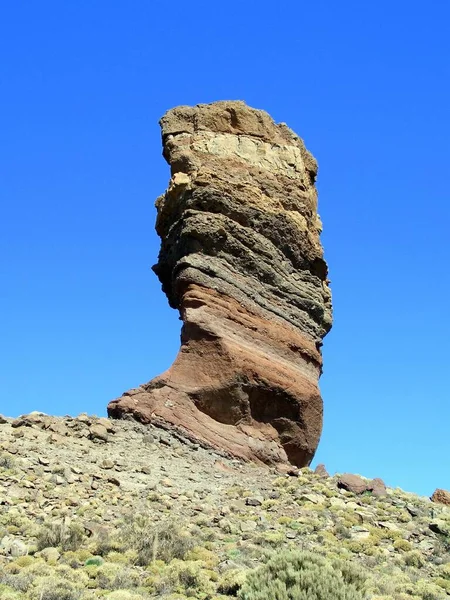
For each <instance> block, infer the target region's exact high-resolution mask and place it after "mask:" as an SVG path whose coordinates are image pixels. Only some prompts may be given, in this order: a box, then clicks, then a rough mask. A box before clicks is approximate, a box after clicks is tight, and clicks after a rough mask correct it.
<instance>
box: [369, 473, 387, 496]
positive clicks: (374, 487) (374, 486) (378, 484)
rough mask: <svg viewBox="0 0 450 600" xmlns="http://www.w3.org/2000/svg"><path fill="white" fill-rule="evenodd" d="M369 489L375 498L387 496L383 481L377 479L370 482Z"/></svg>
mask: <svg viewBox="0 0 450 600" xmlns="http://www.w3.org/2000/svg"><path fill="white" fill-rule="evenodd" d="M367 489H368V490H369V491H370V492H372V494H373V495H374V496H385V495H386V493H387V492H386V484H385V483H384V481H383V480H382V479H380V478H379V477H376V478H375V479H372V481H369V483H368V486H367Z"/></svg>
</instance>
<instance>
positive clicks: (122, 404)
mask: <svg viewBox="0 0 450 600" xmlns="http://www.w3.org/2000/svg"><path fill="white" fill-rule="evenodd" d="M161 128H162V139H163V147H164V157H165V158H166V160H167V162H168V163H169V165H170V168H171V179H170V182H169V186H168V189H167V191H166V192H165V194H163V195H162V196H161V197H160V198H158V200H157V202H156V206H157V210H158V217H157V223H156V230H157V232H158V235H159V236H160V238H161V251H160V254H159V260H158V263H157V264H156V265H155V266H154V271H155V273H156V274H157V275H158V277H159V279H160V281H161V283H162V288H163V291H164V292H165V293H166V295H167V297H168V299H169V303H170V305H171V306H172V307H173V308H176V309H178V310H179V311H180V315H181V318H182V320H183V328H182V333H181V348H180V351H179V353H178V356H177V358H176V360H175V362H174V363H173V365H172V366H171V367H170V368H169V369H168V370H167V371H166V372H165V373H163V374H162V375H160V376H159V377H156V378H155V379H153V380H152V381H150V382H149V383H147V384H145V385H142V386H140V387H138V388H135V389H133V390H130V391H129V392H126V393H125V394H124V395H123V396H122V397H121V398H118V399H117V400H114V401H112V402H111V403H110V404H109V406H108V413H109V415H110V416H112V417H123V416H124V415H132V416H133V417H135V418H136V419H138V420H139V421H142V422H144V423H148V422H152V423H154V424H157V425H159V426H161V427H164V428H167V429H173V430H179V431H180V432H181V433H182V434H183V435H184V436H185V437H188V438H189V439H191V440H193V441H196V442H198V443H200V444H202V445H205V446H210V447H212V448H214V449H217V450H220V451H221V452H225V453H229V454H231V455H235V456H238V457H242V458H246V459H253V460H258V461H263V462H266V463H277V462H288V461H289V462H291V463H293V464H295V465H297V466H304V465H307V464H309V463H310V461H311V459H312V457H313V456H314V452H315V450H316V448H317V444H318V442H319V438H320V433H321V429H322V412H323V411H322V399H321V396H320V392H319V389H318V380H319V377H320V374H321V370H322V358H321V353H320V348H321V345H322V339H323V337H324V336H325V335H326V333H327V332H328V331H329V329H330V327H331V322H332V317H331V294H330V290H329V287H328V279H327V265H326V263H325V261H324V259H323V251H322V246H321V243H320V240H319V235H320V231H321V224H320V220H319V217H318V215H317V192H316V188H315V186H314V182H315V178H316V173H317V164H316V161H315V160H314V158H313V156H312V155H311V154H310V153H309V152H308V151H307V150H306V148H305V145H304V143H303V141H302V140H301V139H300V138H299V137H298V136H297V135H296V134H295V133H294V132H293V131H291V130H290V129H289V128H288V127H287V126H286V125H285V124H282V123H281V124H276V123H274V121H273V120H272V119H271V117H270V116H269V115H268V114H267V113H265V112H263V111H261V110H255V109H252V108H249V107H248V106H246V105H245V104H244V103H243V102H231V101H230V102H216V103H213V104H201V105H198V106H194V107H188V106H180V107H178V108H174V109H172V110H170V111H169V112H167V113H166V114H165V115H164V117H163V118H162V119H161Z"/></svg>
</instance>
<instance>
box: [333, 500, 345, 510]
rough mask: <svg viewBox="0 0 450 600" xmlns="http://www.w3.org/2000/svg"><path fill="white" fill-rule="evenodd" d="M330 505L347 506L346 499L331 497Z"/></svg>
mask: <svg viewBox="0 0 450 600" xmlns="http://www.w3.org/2000/svg"><path fill="white" fill-rule="evenodd" d="M330 505H331V506H334V507H335V508H345V500H343V499H342V498H330Z"/></svg>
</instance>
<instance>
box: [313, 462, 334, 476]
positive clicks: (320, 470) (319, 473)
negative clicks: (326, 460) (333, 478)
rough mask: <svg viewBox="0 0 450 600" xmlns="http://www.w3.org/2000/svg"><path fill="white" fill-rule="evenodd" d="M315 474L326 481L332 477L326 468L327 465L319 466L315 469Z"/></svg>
mask: <svg viewBox="0 0 450 600" xmlns="http://www.w3.org/2000/svg"><path fill="white" fill-rule="evenodd" d="M314 473H315V474H316V475H317V477H321V478H322V479H326V478H327V477H329V476H330V475H329V474H328V471H327V470H326V468H325V465H323V464H320V465H317V467H316V468H315V469H314Z"/></svg>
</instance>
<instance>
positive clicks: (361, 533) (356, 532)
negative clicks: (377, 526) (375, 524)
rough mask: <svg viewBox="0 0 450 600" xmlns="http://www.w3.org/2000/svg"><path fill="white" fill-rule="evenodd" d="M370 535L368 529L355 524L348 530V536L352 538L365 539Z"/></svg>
mask: <svg viewBox="0 0 450 600" xmlns="http://www.w3.org/2000/svg"><path fill="white" fill-rule="evenodd" d="M369 536H370V531H369V530H368V529H366V528H365V527H360V526H358V525H357V526H355V527H352V528H351V530H350V537H351V539H352V540H367V538H368V537H369Z"/></svg>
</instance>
